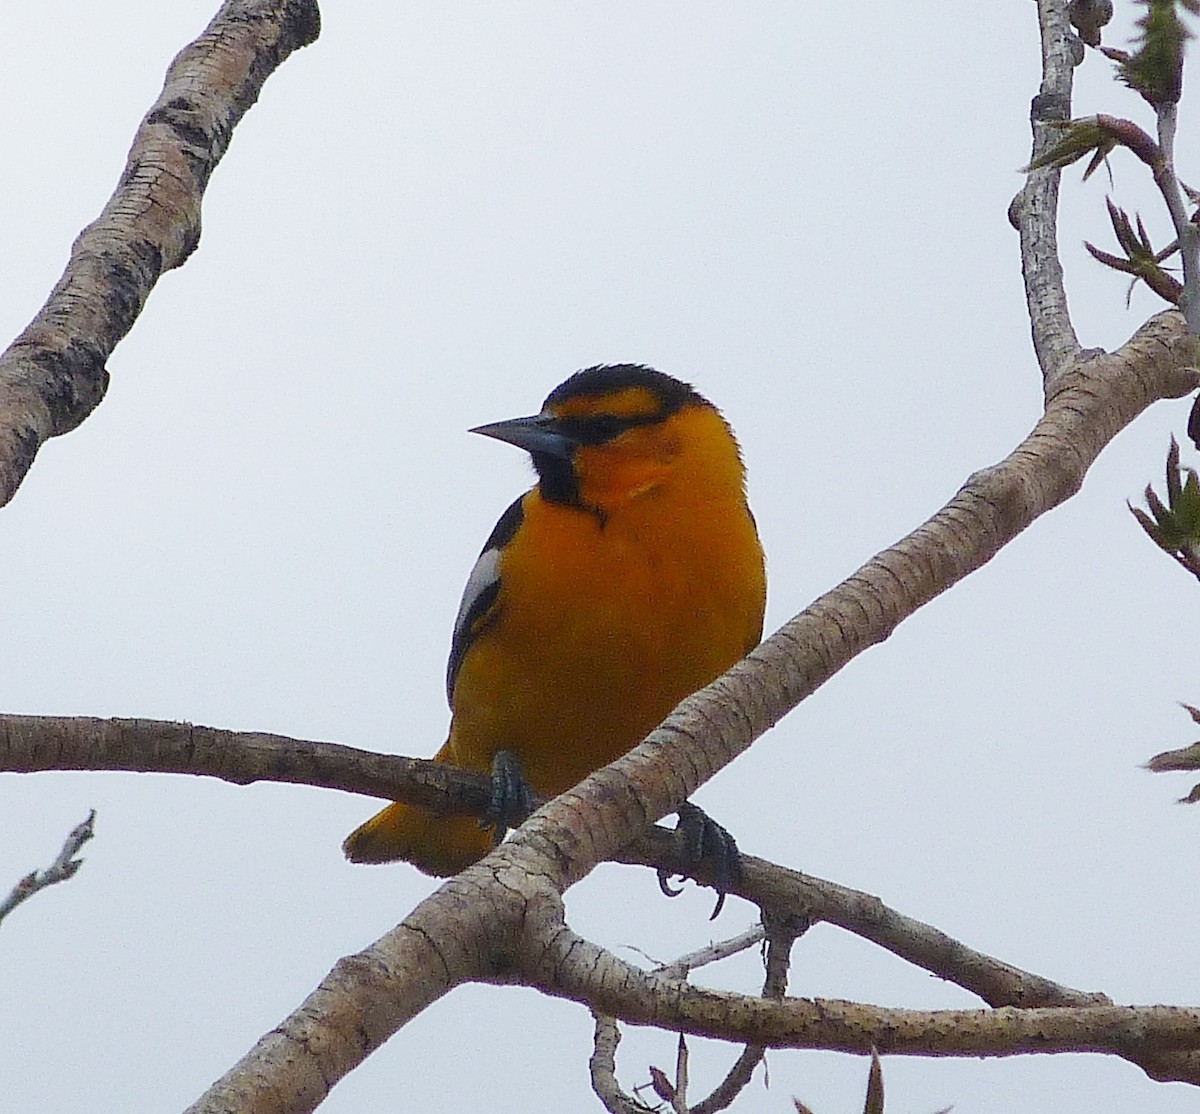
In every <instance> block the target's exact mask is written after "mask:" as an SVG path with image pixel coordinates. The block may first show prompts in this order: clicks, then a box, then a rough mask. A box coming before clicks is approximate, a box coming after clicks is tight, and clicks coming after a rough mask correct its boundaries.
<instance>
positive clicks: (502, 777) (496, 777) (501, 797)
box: [479, 750, 533, 847]
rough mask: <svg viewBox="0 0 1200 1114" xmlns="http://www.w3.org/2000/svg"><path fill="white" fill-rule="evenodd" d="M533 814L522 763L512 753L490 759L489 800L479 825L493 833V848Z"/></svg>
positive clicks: (499, 752) (499, 754) (501, 752)
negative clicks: (490, 788)
mask: <svg viewBox="0 0 1200 1114" xmlns="http://www.w3.org/2000/svg"><path fill="white" fill-rule="evenodd" d="M532 811H533V790H532V789H530V788H529V782H527V781H526V780H525V774H524V771H523V770H522V769H521V760H520V759H519V758H518V757H517V756H516V755H515V754H513V752H512V751H511V750H498V751H496V753H495V754H494V755H492V796H491V799H490V800H489V801H488V810H487V812H486V813H485V814H484V817H483V819H482V820H481V821H480V822H479V826H480V827H481V828H491V829H492V846H493V847H498V846H499V845H500V844H501V842H503V840H504V837H505V836H506V835H507V834H508V830H509V829H510V828H516V827H519V826H520V825H521V824H522V823H523V822H524V820H525V818H526V817H527V816H528V815H529V814H530V813H531V812H532Z"/></svg>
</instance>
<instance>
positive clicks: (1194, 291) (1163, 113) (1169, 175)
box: [1154, 102, 1200, 336]
mask: <svg viewBox="0 0 1200 1114" xmlns="http://www.w3.org/2000/svg"><path fill="white" fill-rule="evenodd" d="M1178 108H1179V106H1178V104H1176V103H1175V102H1171V103H1164V104H1159V105H1157V106H1156V110H1157V114H1158V146H1159V149H1160V151H1161V157H1160V160H1159V164H1158V166H1157V167H1156V168H1155V171H1154V181H1155V184H1156V185H1157V186H1158V189H1159V192H1160V193H1161V194H1162V196H1163V200H1164V201H1165V202H1166V204H1167V211H1168V212H1169V213H1170V214H1171V223H1172V224H1173V225H1174V226H1175V236H1176V238H1177V240H1178V242H1179V257H1180V259H1181V260H1182V261H1183V293H1182V294H1181V295H1180V298H1179V308H1180V309H1181V310H1182V311H1183V316H1184V319H1185V320H1186V321H1187V325H1188V332H1190V333H1191V334H1192V335H1193V336H1200V234H1198V232H1197V229H1196V226H1195V225H1194V224H1193V223H1192V221H1191V218H1190V217H1189V215H1188V211H1187V206H1186V204H1185V203H1184V199H1183V190H1182V189H1181V188H1180V186H1179V178H1178V176H1177V175H1176V173H1175V128H1176V124H1177V122H1178Z"/></svg>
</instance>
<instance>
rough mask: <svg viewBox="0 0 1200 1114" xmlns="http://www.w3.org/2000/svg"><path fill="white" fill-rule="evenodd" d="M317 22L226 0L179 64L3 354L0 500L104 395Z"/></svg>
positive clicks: (311, 12)
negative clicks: (148, 307) (243, 124)
mask: <svg viewBox="0 0 1200 1114" xmlns="http://www.w3.org/2000/svg"><path fill="white" fill-rule="evenodd" d="M319 30H320V13H319V12H318V10H317V5H316V0H226V3H225V4H224V5H222V7H221V10H220V11H219V12H218V13H217V15H216V17H215V18H214V19H213V21H212V22H211V23H210V24H209V25H208V27H207V28H206V30H205V31H204V33H203V34H202V35H201V36H200V37H199V38H198V39H197V40H196V41H195V42H194V43H192V44H191V45H190V46H187V47H185V48H184V49H183V50H182V51H181V52H180V54H179V55H178V57H176V59H175V61H174V62H173V63H172V64H171V67H170V69H168V71H167V76H166V82H165V84H164V85H163V91H162V94H161V96H160V97H159V98H158V100H157V101H156V102H155V103H154V105H153V107H152V108H151V109H150V111H149V112H148V113H147V115H146V117H145V119H144V120H143V121H142V123H141V126H140V127H139V128H138V130H137V134H136V135H135V136H134V140H133V146H132V147H131V149H130V152H129V158H128V161H127V162H126V164H125V170H124V172H123V173H122V175H121V179H120V182H119V184H118V186H117V190H116V192H115V193H114V194H113V196H112V197H111V198H110V200H109V202H108V204H107V205H106V206H105V207H104V211H103V212H102V213H101V214H100V216H99V217H98V218H97V219H96V220H95V221H94V222H93V223H92V224H90V225H88V227H87V228H85V229H84V230H83V231H82V232H81V233H80V234H79V237H78V238H77V239H76V241H75V244H74V246H73V247H72V249H71V258H70V261H69V262H68V263H67V268H66V271H65V272H64V273H63V276H62V278H61V279H59V281H58V284H57V285H56V286H55V288H54V290H53V291H52V292H51V294H50V297H49V299H48V300H47V302H46V304H45V305H44V306H43V307H42V308H41V309H40V310H39V311H38V314H37V316H36V317H35V318H34V319H33V321H32V322H31V323H30V325H29V327H28V328H26V330H25V331H24V332H23V333H22V334H21V335H20V336H19V337H17V339H16V340H15V341H13V343H12V345H11V346H10V347H9V348H8V350H7V351H6V352H5V353H4V354H3V355H2V356H0V506H3V505H4V504H5V503H7V502H8V501H9V500H10V499H11V498H12V497H13V495H14V494H15V492H16V490H17V487H18V485H19V484H20V482H21V480H22V479H23V478H24V476H25V473H26V472H27V471H28V470H29V467H30V465H31V464H32V463H33V458H34V456H35V454H36V453H37V451H38V449H39V448H40V447H41V446H42V444H43V443H44V442H45V441H46V439H47V438H49V437H54V436H57V435H58V434H61V433H67V432H69V431H70V430H72V429H74V428H75V427H76V426H77V425H79V423H80V422H82V421H83V420H84V419H85V418H86V417H87V416H88V415H89V414H90V413H91V412H92V410H93V409H95V407H96V406H97V405H98V404H99V402H100V400H101V399H102V398H103V397H104V392H105V390H106V389H107V387H108V371H107V370H106V369H105V366H104V365H105V361H106V360H107V359H108V357H109V355H110V354H111V353H112V351H113V349H114V348H115V347H116V346H117V344H118V343H119V342H120V340H121V338H122V337H124V336H125V334H126V333H127V332H129V329H130V327H131V326H132V325H133V323H134V321H135V320H136V319H137V316H138V314H139V313H140V312H141V309H142V306H143V305H144V304H145V301H146V298H147V297H148V296H149V294H150V291H151V290H152V289H153V287H154V284H155V283H156V282H157V281H158V279H159V277H160V276H161V275H162V274H163V272H164V271H169V270H170V269H171V268H172V267H178V266H180V265H181V264H182V263H183V262H184V261H185V260H186V259H187V257H188V256H189V255H190V254H191V253H192V252H193V251H194V250H195V248H196V245H197V243H198V242H199V240H200V202H201V199H202V198H203V196H204V190H205V187H206V186H207V184H208V179H209V176H210V175H211V174H212V172H213V170H214V168H215V167H216V165H217V163H218V162H220V160H221V157H222V156H223V155H224V154H225V151H226V149H227V148H228V146H229V140H230V137H231V136H232V134H233V129H234V127H235V126H236V125H237V123H238V121H239V120H240V119H241V118H242V116H243V115H244V114H245V112H246V110H247V109H248V108H250V106H251V105H252V104H254V102H255V101H256V100H257V99H258V94H259V91H260V90H261V88H262V86H263V83H264V82H265V81H266V79H267V78H268V77H269V76H270V75H271V73H272V72H274V70H275V69H276V68H277V67H278V66H279V65H280V64H281V63H282V62H283V61H284V60H285V59H286V58H287V57H288V55H289V54H291V52H292V51H293V50H296V49H297V48H299V47H302V46H306V45H307V44H308V43H311V42H312V41H313V40H314V39H316V37H317V34H318V32H319Z"/></svg>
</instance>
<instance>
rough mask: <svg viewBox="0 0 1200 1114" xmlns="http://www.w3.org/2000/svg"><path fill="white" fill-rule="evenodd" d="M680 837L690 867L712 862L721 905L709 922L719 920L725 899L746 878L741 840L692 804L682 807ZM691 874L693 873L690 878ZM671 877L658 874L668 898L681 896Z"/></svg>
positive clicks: (677, 831)
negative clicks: (738, 842) (740, 850)
mask: <svg viewBox="0 0 1200 1114" xmlns="http://www.w3.org/2000/svg"><path fill="white" fill-rule="evenodd" d="M675 831H676V834H677V836H678V842H679V854H680V857H681V858H682V859H683V861H684V865H685V866H687V867H688V868H692V867H696V866H699V865H700V864H701V863H703V862H705V861H706V860H707V861H708V862H709V863H710V869H711V872H712V879H713V880H712V886H713V889H715V890H716V891H717V904H716V906H715V907H714V908H713V911H712V915H711V916H710V917H709V920H715V919H716V917H717V916H718V914H719V913H720V912H721V910H722V909H723V908H724V906H725V896H726V894H728V892H729V891H730V890H731V889H733V887H734V886H736V885H737V884H738V883H739V882H740V881H741V879H742V856H741V853H740V852H739V851H738V846H737V841H736V840H735V839H734V838H733V836H731V835H730V834H729V832H727V831H726V830H725V829H724V828H723V827H721V825H720V824H718V823H717V822H716V821H715V820H713V819H712V818H711V817H709V816H708V815H707V814H706V813H705V812H704V811H703V809H700V808H698V807H697V806H696V805H694V804H692V803H691V802H690V801H685V802H684V803H683V804H682V805H681V806H680V807H679V823H678V824H676V826H675ZM690 875H691V870H690V869H689V870H688V872H687V876H690ZM668 879H669V875H667V874H666V873H665V872H664V871H661V870H660V871H659V872H658V885H659V888H660V889H661V890H662V892H663V893H665V894H666V895H667V896H668V897H677V896H678V895H679V893H680V892H681V891H679V890H673V889H672V888H671V887H670V884H669V881H668Z"/></svg>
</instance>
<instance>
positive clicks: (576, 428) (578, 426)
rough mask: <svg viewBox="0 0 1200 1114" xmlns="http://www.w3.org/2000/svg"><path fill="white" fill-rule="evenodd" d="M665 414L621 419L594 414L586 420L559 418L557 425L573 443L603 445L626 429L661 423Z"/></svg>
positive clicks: (608, 415) (660, 412)
mask: <svg viewBox="0 0 1200 1114" xmlns="http://www.w3.org/2000/svg"><path fill="white" fill-rule="evenodd" d="M664 417H666V414H665V413H664V412H663V411H661V410H656V411H654V412H653V413H650V414H638V415H636V416H631V417H621V416H619V415H617V414H594V415H591V416H590V417H586V418H559V419H558V421H557V423H556V424H557V425H558V427H559V429H561V430H562V432H563V433H565V434H566V435H567V436H568V437H570V438H571V440H573V441H577V442H578V443H579V444H581V445H603V444H604V443H605V442H606V441H611V440H613V438H615V437H619V436H620V435H621V434H622V433H624V432H625V431H626V430H627V429H634V428H635V427H637V426H640V425H653V424H654V423H655V422H659V421H662V419H663V418H664Z"/></svg>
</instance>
